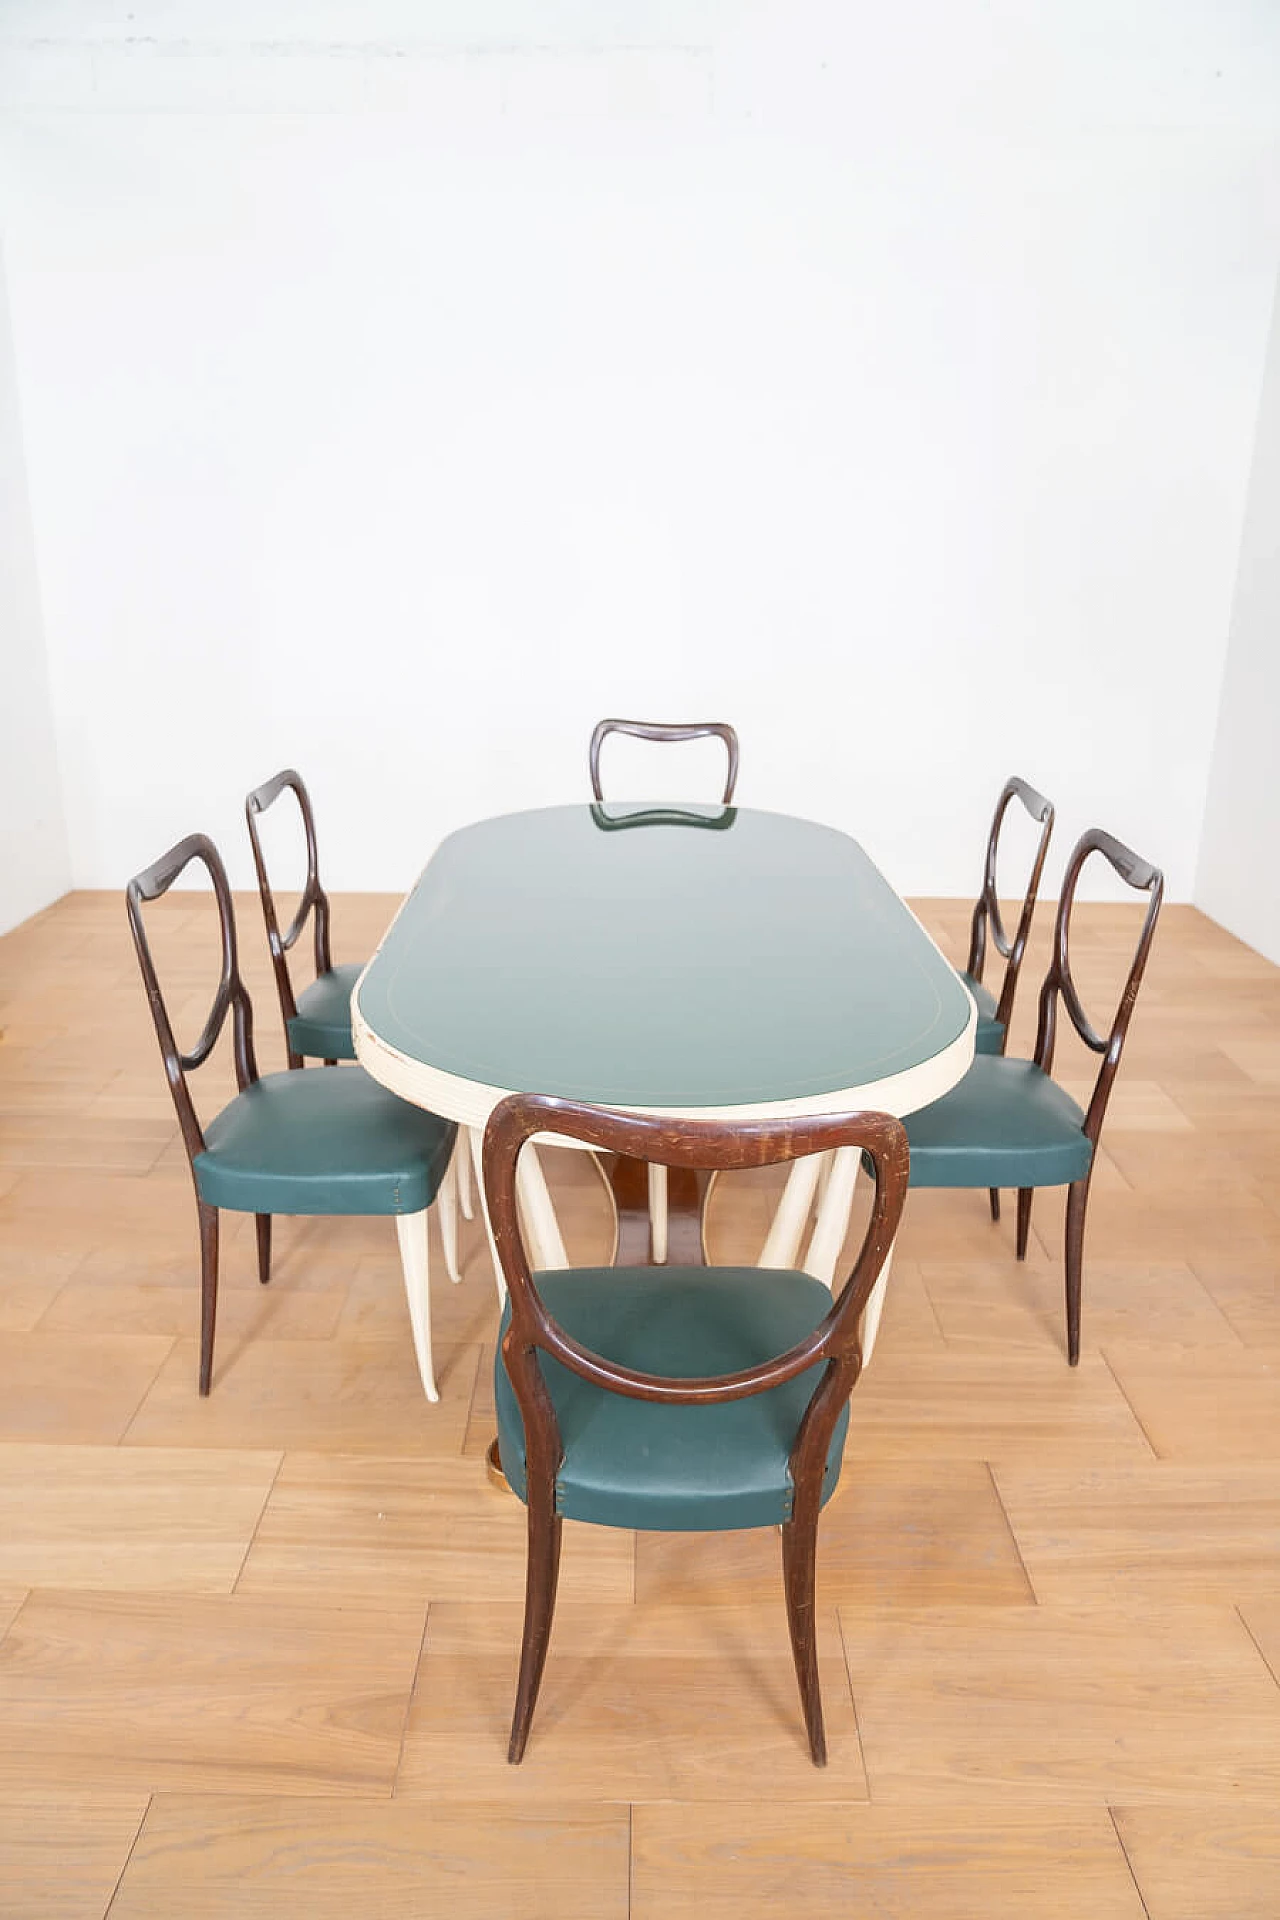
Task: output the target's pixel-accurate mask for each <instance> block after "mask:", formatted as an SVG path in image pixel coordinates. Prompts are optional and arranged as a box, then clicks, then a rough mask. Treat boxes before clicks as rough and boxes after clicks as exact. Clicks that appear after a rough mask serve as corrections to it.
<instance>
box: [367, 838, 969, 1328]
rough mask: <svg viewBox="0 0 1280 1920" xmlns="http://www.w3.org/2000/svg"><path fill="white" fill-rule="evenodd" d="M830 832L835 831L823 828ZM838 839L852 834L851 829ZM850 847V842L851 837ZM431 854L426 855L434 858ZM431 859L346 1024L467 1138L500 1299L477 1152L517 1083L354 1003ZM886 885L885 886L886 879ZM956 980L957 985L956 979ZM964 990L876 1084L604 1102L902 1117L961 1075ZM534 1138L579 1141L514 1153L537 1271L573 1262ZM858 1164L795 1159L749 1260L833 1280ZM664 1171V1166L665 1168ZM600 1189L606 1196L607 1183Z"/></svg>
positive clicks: (377, 1075) (743, 1113)
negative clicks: (942, 1037) (416, 1049)
mask: <svg viewBox="0 0 1280 1920" xmlns="http://www.w3.org/2000/svg"><path fill="white" fill-rule="evenodd" d="M812 824H814V825H820V824H821V823H819V822H814V823H812ZM828 831H836V832H839V831H841V830H840V829H828ZM844 837H845V838H847V839H852V836H851V835H845V836H844ZM441 844H443V842H442V843H441ZM854 844H855V845H857V844H858V843H857V842H854ZM437 851H438V849H437ZM434 857H435V856H434V854H433V856H432V858H433V859H434ZM430 865H431V861H428V862H427V865H426V866H425V867H424V868H423V870H422V875H420V876H419V879H418V880H417V881H415V883H414V886H413V887H411V888H410V889H409V891H408V892H407V893H406V895H405V898H404V900H403V901H402V902H401V904H400V907H399V908H398V909H397V911H396V913H395V915H394V916H393V918H392V920H391V921H390V923H389V925H388V927H387V930H386V933H384V934H383V936H382V939H381V940H380V941H379V943H378V946H377V948H376V950H375V951H374V953H373V954H372V955H371V956H370V958H369V960H368V962H367V964H366V966H365V967H364V969H363V971H362V972H361V974H360V977H359V979H358V980H357V981H356V984H355V987H354V988H353V990H352V995H351V1030H352V1036H353V1039H354V1043H355V1050H356V1057H357V1059H358V1060H359V1061H360V1064H361V1065H362V1066H363V1067H364V1069H365V1070H366V1072H367V1073H369V1074H370V1076H371V1077H372V1078H373V1079H375V1080H377V1081H378V1082H379V1083H380V1084H381V1085H382V1086H384V1087H386V1088H387V1089H388V1090H389V1091H390V1092H392V1093H395V1094H397V1095H399V1097H400V1098H401V1099H403V1100H408V1101H410V1102H411V1103H412V1104H413V1105H415V1106H420V1107H425V1108H427V1109H428V1110H429V1111H430V1112H432V1113H437V1114H439V1115H440V1116H441V1117H442V1118H443V1119H446V1120H453V1121H456V1122H457V1124H458V1126H459V1127H460V1128H462V1129H463V1130H464V1132H465V1134H466V1140H467V1157H468V1158H469V1159H470V1161H471V1164H472V1166H473V1167H474V1171H475V1176H476V1184H477V1187H478V1190H479V1194H480V1208H481V1214H482V1218H483V1220H484V1224H485V1230H486V1234H487V1237H488V1241H489V1248H490V1255H491V1258H492V1260H493V1265H494V1275H495V1279H496V1282H497V1287H498V1293H499V1298H500V1299H501V1298H503V1297H505V1288H504V1285H503V1281H502V1273H501V1267H500V1265H499V1262H498V1256H497V1249H496V1246H495V1245H494V1240H493V1233H492V1228H491V1227H490V1224H489V1215H488V1207H487V1205H486V1202H485V1194H484V1179H483V1171H482V1167H481V1159H480V1150H481V1140H482V1136H483V1133H484V1128H485V1126H486V1124H487V1122H488V1119H489V1115H490V1114H491V1113H492V1112H493V1110H494V1108H495V1107H496V1106H497V1105H498V1104H499V1102H500V1101H502V1100H504V1099H506V1098H507V1096H508V1095H509V1094H511V1093H513V1092H517V1091H521V1089H517V1088H512V1087H500V1086H494V1085H491V1084H489V1083H488V1082H486V1081H482V1080H474V1079H468V1078H466V1077H464V1076H462V1075H459V1074H455V1073H450V1072H448V1071H446V1070H445V1069H443V1068H440V1067H433V1066H431V1065H430V1064H429V1063H428V1062H426V1061H423V1060H418V1059H415V1058H414V1057H413V1056H412V1055H410V1054H407V1053H404V1052H403V1051H401V1050H400V1049H398V1048H396V1047H393V1046H392V1045H390V1043H389V1042H388V1041H386V1040H385V1039H383V1038H382V1036H381V1035H380V1034H378V1033H377V1032H375V1030H374V1029H373V1028H372V1027H371V1026H370V1025H369V1023H368V1021H367V1020H366V1019H365V1017H364V1014H363V1012H362V1011H361V1008H360V988H361V986H362V985H363V984H364V980H365V978H366V976H367V974H368V973H369V970H370V968H371V967H372V966H373V965H374V963H375V961H376V960H377V959H378V957H379V955H380V954H381V952H382V950H383V947H384V946H385V945H386V942H387V939H388V938H389V936H390V934H391V932H392V929H393V928H394V927H395V925H396V922H397V921H398V920H399V918H400V914H401V913H402V912H403V910H404V907H405V905H406V904H407V902H408V901H409V900H410V899H411V898H412V896H413V894H414V892H415V891H416V889H417V887H418V885H419V884H420V883H421V879H422V877H423V876H424V875H425V874H426V872H427V869H428V868H429V867H430ZM881 878H883V876H881ZM885 885H886V886H889V885H890V883H889V882H888V881H886V882H885ZM892 891H893V892H894V893H895V895H896V897H897V898H898V899H899V900H900V901H901V904H902V906H903V907H904V909H905V911H906V912H907V913H908V914H909V915H910V917H911V919H912V921H914V923H915V925H916V927H917V928H918V929H919V932H920V935H921V938H922V939H923V940H925V941H926V942H927V943H928V945H929V946H931V947H932V948H933V950H934V952H935V953H936V954H937V955H938V957H939V959H940V960H942V962H943V964H944V965H945V966H946V967H948V968H949V969H950V971H951V972H952V973H953V974H954V975H955V977H956V979H957V980H958V981H959V974H958V973H957V972H956V969H955V968H953V967H952V966H951V962H950V961H949V960H947V958H946V955H945V954H944V953H943V952H942V949H941V948H940V947H939V946H938V943H937V941H936V940H935V939H934V938H933V935H932V934H931V933H930V932H929V930H928V928H927V927H925V926H924V925H923V924H922V922H921V921H920V919H919V917H918V915H917V914H916V913H915V912H914V911H913V910H912V908H911V907H910V906H909V905H908V904H907V902H906V901H905V900H902V896H901V895H900V894H898V893H897V889H896V888H893V889H892ZM960 984H961V986H962V987H963V982H962V981H960ZM964 991H965V995H966V998H967V999H968V1002H969V1017H968V1020H967V1022H966V1024H965V1026H964V1027H963V1028H962V1030H961V1032H960V1033H959V1034H958V1035H957V1036H956V1038H955V1039H954V1040H952V1041H950V1042H948V1044H947V1045H946V1046H945V1047H942V1048H940V1049H939V1051H938V1052H937V1053H935V1054H931V1055H929V1056H928V1057H927V1058H926V1059H924V1060H922V1061H918V1062H916V1063H915V1064H914V1065H912V1066H910V1067H907V1068H904V1069H902V1070H901V1071H899V1072H896V1073H892V1074H888V1075H886V1076H884V1077H883V1078H881V1079H878V1080H868V1081H865V1082H863V1083H862V1084H860V1085H857V1086H850V1087H840V1088H836V1089H834V1090H832V1091H829V1092H824V1093H815V1094H806V1095H803V1096H801V1097H799V1098H796V1099H788V1100H772V1101H759V1102H753V1103H750V1104H747V1105H738V1106H698V1107H675V1106H670V1107H669V1106H663V1107H650V1106H635V1105H630V1104H624V1103H622V1102H620V1101H614V1102H611V1103H610V1105H611V1107H612V1109H613V1111H615V1112H619V1113H637V1114H651V1115H657V1116H659V1117H661V1118H663V1119H674V1120H720V1121H725V1120H727V1121H735V1120H739V1121H753V1120H756V1121H758V1120H779V1119H794V1118H806V1117H810V1116H815V1115H820V1114H828V1113H844V1112H856V1111H859V1110H862V1109H870V1110H875V1111H877V1112H881V1113H891V1114H894V1115H895V1116H896V1117H897V1118H899V1119H901V1118H903V1117H905V1116H906V1115H907V1114H910V1113H916V1112H918V1111H919V1109H920V1108H921V1107H927V1106H930V1105H931V1104H932V1103H933V1102H934V1101H935V1100H939V1099H941V1098H942V1096H943V1094H945V1093H949V1092H950V1090H951V1088H952V1087H954V1086H955V1085H957V1083H958V1082H959V1081H960V1080H962V1079H963V1078H964V1076H965V1074H966V1073H967V1072H968V1070H969V1067H970V1065H971V1064H972V1062H973V1057H974V1042H975V1038H976V1034H977V1026H978V1009H977V1005H976V1003H975V1001H974V999H973V996H972V994H970V993H969V992H968V989H967V988H965V989H964ZM537 1144H541V1145H547V1146H550V1145H557V1146H566V1147H570V1146H571V1147H578V1146H580V1145H581V1143H580V1142H577V1141H570V1140H561V1139H560V1138H559V1137H558V1136H556V1135H552V1134H545V1135H539V1136H538V1139H537V1141H536V1142H530V1146H529V1148H528V1149H526V1151H525V1152H524V1153H523V1154H522V1155H521V1158H520V1164H519V1170H518V1178H519V1182H520V1193H519V1197H520V1205H521V1212H522V1216H523V1219H524V1224H525V1230H526V1233H527V1235H528V1239H529V1251H530V1254H531V1263H532V1265H533V1266H534V1268H535V1269H539V1270H544V1271H545V1270H547V1269H555V1268H561V1267H567V1266H569V1265H570V1264H571V1263H570V1261H569V1259H568V1257H567V1255H566V1252H565V1247H564V1240H563V1236H562V1235H561V1233H560V1228H559V1224H558V1222H557V1219H556V1215H555V1210H554V1207H553V1205H552V1202H551V1197H550V1194H549V1192H548V1189H547V1184H546V1180H545V1177H544V1175H543V1173H542V1169H541V1166H540V1164H539V1162H538V1159H537V1155H536V1153H535V1152H533V1151H532V1148H533V1147H534V1146H535V1145H537ZM464 1165H465V1162H464ZM860 1166H861V1154H860V1153H859V1152H858V1150H857V1149H856V1148H851V1147H843V1148H841V1149H839V1150H838V1151H837V1152H836V1153H833V1154H815V1155H810V1156H809V1157H808V1158H806V1159H802V1160H797V1161H794V1162H793V1163H792V1166H791V1170H790V1172H789V1174H788V1177H787V1183H786V1186H785V1188H784V1190H783V1194H782V1197H781V1200H780V1201H779V1204H778V1209H777V1213H776V1214H775V1217H774V1220H773V1224H772V1226H771V1227H770V1230H769V1233H768V1236H767V1238H766V1240H765V1243H764V1246H763V1247H762V1249H761V1252H760V1257H759V1260H758V1261H757V1265H758V1266H761V1267H773V1268H786V1267H795V1266H799V1267H801V1268H802V1269H803V1270H804V1271H805V1272H807V1273H810V1274H812V1275H813V1276H814V1277H815V1278H816V1279H819V1280H821V1281H822V1282H823V1283H824V1285H826V1286H828V1287H830V1286H832V1285H833V1284H834V1279H835V1263H836V1260H837V1259H838V1257H839V1254H840V1248H841V1246H842V1245H843V1243H844V1239H845V1235H846V1233H847V1232H848V1227H849V1220H850V1216H851V1213H852V1209H853V1200H854V1193H855V1188H856V1184H857V1178H858V1172H859V1168H860ZM662 1171H663V1172H665V1169H663V1170H662ZM605 1186H606V1189H607V1190H609V1191H610V1194H611V1197H612V1192H611V1189H609V1188H608V1182H607V1181H606V1182H605ZM464 1191H465V1188H464ZM815 1199H816V1201H817V1207H816V1216H815V1217H814V1222H813V1230H812V1233H811V1234H810V1237H809V1241H808V1245H807V1247H806V1248H805V1249H804V1254H803V1258H801V1243H802V1241H803V1239H804V1233H805V1228H806V1226H807V1225H808V1224H809V1220H810V1216H811V1214H814V1203H815ZM892 1259H893V1255H892V1250H890V1254H889V1257H888V1258H887V1259H886V1261H885V1264H884V1267H883V1270H882V1271H881V1274H880V1277H879V1279H878V1281H877V1283H876V1287H875V1290H874V1292H873V1294H872V1296H871V1299H870V1300H869V1301H868V1303H867V1309H866V1314H865V1316H864V1320H863V1360H864V1364H865V1363H866V1361H868V1360H869V1359H870V1357H871V1352H872V1349H873V1347H874V1345H875V1340H876V1335H877V1332H878V1329H879V1325H880V1317H881V1314H882V1312H883V1308H884V1299H885V1291H886V1288H887V1285H888V1280H889V1271H890V1267H891V1265H892Z"/></svg>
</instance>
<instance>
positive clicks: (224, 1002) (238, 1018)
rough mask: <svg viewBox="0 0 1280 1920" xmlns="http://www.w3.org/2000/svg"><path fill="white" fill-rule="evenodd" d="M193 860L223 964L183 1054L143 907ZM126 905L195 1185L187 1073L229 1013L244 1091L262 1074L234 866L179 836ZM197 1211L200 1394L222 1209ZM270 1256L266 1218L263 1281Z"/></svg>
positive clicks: (200, 1061) (134, 885) (139, 880)
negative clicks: (206, 884) (204, 880)
mask: <svg viewBox="0 0 1280 1920" xmlns="http://www.w3.org/2000/svg"><path fill="white" fill-rule="evenodd" d="M192 861H198V862H199V863H200V865H201V866H203V867H204V868H205V870H206V872H207V873H208V875H209V879H210V881H211V882H212V885H213V897H214V900H215V901H216V902H217V907H218V927H219V931H220V933H221V939H222V963H221V969H220V971H219V975H218V987H217V991H216V993H215V994H214V1000H213V1006H212V1008H211V1010H210V1012H209V1016H208V1018H207V1019H206V1021H205V1023H204V1027H203V1029H202V1030H201V1033H200V1038H199V1039H198V1040H197V1041H196V1044H195V1046H194V1047H193V1048H192V1049H191V1051H190V1053H182V1052H181V1051H180V1050H179V1048H178V1043H177V1041H176V1040H175V1039H174V1035H173V1027H172V1024H171V1023H170V1019H169V1014H168V1010H167V1008H166V1007H165V1003H164V996H163V994H162V993H161V990H160V980H159V976H158V974H157V972H156V967H155V962H154V960H153V959H152V957H151V947H150V943H149V942H148V940H147V929H146V923H145V921H144V920H143V915H142V909H143V906H144V904H145V903H147V902H148V901H152V900H159V899H160V898H161V897H162V896H163V895H164V894H166V893H167V892H168V891H169V889H170V887H171V886H172V885H173V883H174V881H175V880H177V879H178V877H179V876H180V875H181V874H182V873H184V872H185V871H186V869H187V868H188V867H189V866H190V865H191V863H192ZM125 906H126V909H127V912H128V915H129V931H130V932H131V933H132V935H133V945H134V950H135V952H136V953H137V956H138V965H139V966H140V967H141V968H142V979H143V983H144V985H145V986H146V989H147V1004H148V1005H149V1006H150V1008H151V1018H152V1020H153V1021H154V1022H155V1029H156V1038H157V1040H158V1041H159V1042H160V1055H161V1058H162V1059H163V1061H164V1070H165V1077H166V1079H167V1080H168V1082H169V1091H170V1092H171V1093H172V1095H173V1104H174V1106H175V1107H176V1108H177V1113H178V1125H179V1127H180V1129H181V1131H182V1144H183V1146H184V1147H185V1148H186V1150H187V1160H188V1163H189V1164H190V1165H191V1177H192V1182H193V1184H194V1181H195V1165H194V1163H195V1158H196V1155H197V1154H199V1153H203V1152H204V1132H203V1129H202V1128H201V1125H200V1122H199V1120H198V1119H197V1117H196V1110H195V1103H194V1102H193V1100H192V1098H191V1089H190V1087H189V1086H188V1085H187V1075H188V1074H189V1073H193V1072H194V1071H195V1069H196V1068H197V1067H200V1066H203V1065H204V1063H205V1061H206V1060H207V1059H208V1058H209V1056H210V1054H211V1053H212V1052H213V1049H214V1047H215V1045H216V1044H217V1040H218V1036H219V1035H220V1033H221V1032H222V1028H223V1025H224V1024H225V1022H226V1020H227V1017H228V1015H230V1018H231V1032H232V1045H233V1049H234V1059H235V1068H236V1086H237V1088H238V1090H239V1091H240V1092H241V1093H243V1092H244V1089H245V1088H246V1087H247V1086H249V1085H250V1083H251V1082H252V1081H254V1080H256V1079H257V1077H258V1063H257V1059H256V1057H255V1055H254V1051H253V1006H252V1004H251V1002H250V999H249V995H248V992H247V991H246V988H245V984H244V981H243V980H242V979H241V977H240V961H239V955H238V953H237V949H236V917H235V908H234V906H233V905H232V901H231V884H230V882H229V881H228V879H227V870H226V868H225V867H224V866H223V864H222V856H221V855H220V854H219V852H218V849H217V848H216V847H215V846H214V844H213V842H212V840H210V839H209V837H208V835H207V834H203V833H193V834H189V835H188V836H187V838H186V839H185V840H180V841H179V842H178V844H177V845H176V846H174V847H170V849H169V851H168V852H167V853H165V854H162V855H161V857H160V858H159V860H157V861H156V862H155V863H154V864H153V865H152V866H150V867H148V868H147V869H146V870H145V872H143V873H139V874H135V876H134V878H133V879H132V880H131V881H130V882H129V884H128V886H127V887H126V888H125ZM196 1211H197V1214H198V1215H199V1220H200V1374H199V1380H200V1391H201V1393H202V1394H207V1393H208V1391H209V1388H210V1385H211V1383H212V1380H213V1336H214V1328H215V1323H216V1321H217V1315H218V1209H217V1208H216V1207H211V1206H208V1205H206V1203H205V1202H204V1201H203V1200H202V1199H201V1198H200V1194H199V1190H198V1189H197V1191H196ZM270 1260H271V1235H270V1225H269V1223H268V1230H267V1233H266V1235H265V1236H264V1234H263V1232H262V1227H261V1217H260V1216H259V1227H258V1278H259V1279H260V1280H262V1281H264V1282H265V1281H267V1280H269V1279H270V1277H271V1273H270Z"/></svg>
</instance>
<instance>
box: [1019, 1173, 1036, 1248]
mask: <svg viewBox="0 0 1280 1920" xmlns="http://www.w3.org/2000/svg"><path fill="white" fill-rule="evenodd" d="M1034 1193H1035V1188H1034V1187H1019V1188H1018V1258H1019V1260H1025V1259H1026V1257H1027V1239H1028V1236H1029V1235H1030V1233H1031V1200H1032V1196H1033V1194H1034Z"/></svg>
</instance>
